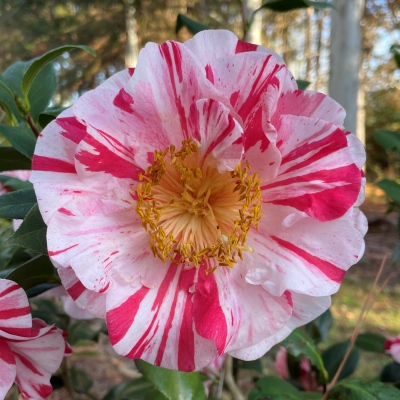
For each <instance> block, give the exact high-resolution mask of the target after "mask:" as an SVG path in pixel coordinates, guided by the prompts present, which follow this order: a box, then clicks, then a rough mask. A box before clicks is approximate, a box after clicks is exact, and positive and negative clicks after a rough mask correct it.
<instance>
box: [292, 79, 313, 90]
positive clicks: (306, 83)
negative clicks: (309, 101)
mask: <svg viewBox="0 0 400 400" xmlns="http://www.w3.org/2000/svg"><path fill="white" fill-rule="evenodd" d="M296 83H297V86H298V87H299V90H306V89H307V88H308V87H309V86H310V83H311V82H309V81H303V80H301V79H296Z"/></svg>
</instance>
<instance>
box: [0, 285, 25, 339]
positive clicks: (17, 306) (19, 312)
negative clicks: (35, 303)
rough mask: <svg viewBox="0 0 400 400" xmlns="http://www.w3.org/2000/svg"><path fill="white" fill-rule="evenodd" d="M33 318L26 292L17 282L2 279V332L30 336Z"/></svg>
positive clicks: (0, 322)
mask: <svg viewBox="0 0 400 400" xmlns="http://www.w3.org/2000/svg"><path fill="white" fill-rule="evenodd" d="M31 328H32V316H31V311H30V308H29V302H28V298H27V296H26V293H25V291H24V290H23V289H22V288H21V287H20V286H19V285H18V284H16V283H15V282H13V281H10V280H8V279H0V337H1V336H2V334H1V331H3V332H8V333H10V334H13V335H30V333H31Z"/></svg>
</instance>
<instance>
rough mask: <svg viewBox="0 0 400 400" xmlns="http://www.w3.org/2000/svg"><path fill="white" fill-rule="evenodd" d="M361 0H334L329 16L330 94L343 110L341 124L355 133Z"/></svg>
mask: <svg viewBox="0 0 400 400" xmlns="http://www.w3.org/2000/svg"><path fill="white" fill-rule="evenodd" d="M363 3H364V0H334V1H333V5H334V6H335V8H336V11H335V10H332V12H331V13H332V14H331V15H332V18H331V45H330V50H331V55H330V74H329V95H330V96H331V97H332V98H334V99H335V100H336V101H338V102H339V103H340V104H341V105H342V106H343V107H344V109H345V110H346V113H347V115H346V119H345V121H344V125H345V127H346V129H348V130H350V131H351V132H353V133H357V111H358V106H357V100H358V89H359V71H360V61H361V25H360V21H361V15H362V10H363V5H364V4H363Z"/></svg>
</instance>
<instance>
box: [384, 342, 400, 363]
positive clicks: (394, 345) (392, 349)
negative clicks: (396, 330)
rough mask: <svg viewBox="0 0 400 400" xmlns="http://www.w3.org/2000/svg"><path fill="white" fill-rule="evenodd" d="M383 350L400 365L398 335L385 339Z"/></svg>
mask: <svg viewBox="0 0 400 400" xmlns="http://www.w3.org/2000/svg"><path fill="white" fill-rule="evenodd" d="M385 350H386V353H388V354H390V355H391V356H392V357H393V359H394V361H396V362H397V363H399V364H400V335H399V336H389V337H388V338H386V340H385Z"/></svg>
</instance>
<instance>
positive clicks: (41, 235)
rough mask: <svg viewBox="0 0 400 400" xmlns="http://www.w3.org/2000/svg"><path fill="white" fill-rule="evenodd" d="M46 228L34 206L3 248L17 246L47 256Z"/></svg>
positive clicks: (37, 208) (36, 206)
mask: <svg viewBox="0 0 400 400" xmlns="http://www.w3.org/2000/svg"><path fill="white" fill-rule="evenodd" d="M46 231H47V226H46V224H45V223H44V221H43V218H42V215H41V214H40V211H39V207H38V205H37V204H35V205H34V206H33V207H32V208H31V210H30V211H29V212H28V214H27V215H26V217H25V219H24V221H23V222H22V224H21V226H20V227H19V228H18V230H17V231H16V232H15V233H14V234H13V235H11V236H10V237H9V238H8V239H7V240H6V241H5V242H4V243H3V246H12V245H17V246H21V247H25V248H28V249H31V250H33V251H37V252H38V253H42V254H46V255H47V242H46Z"/></svg>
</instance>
